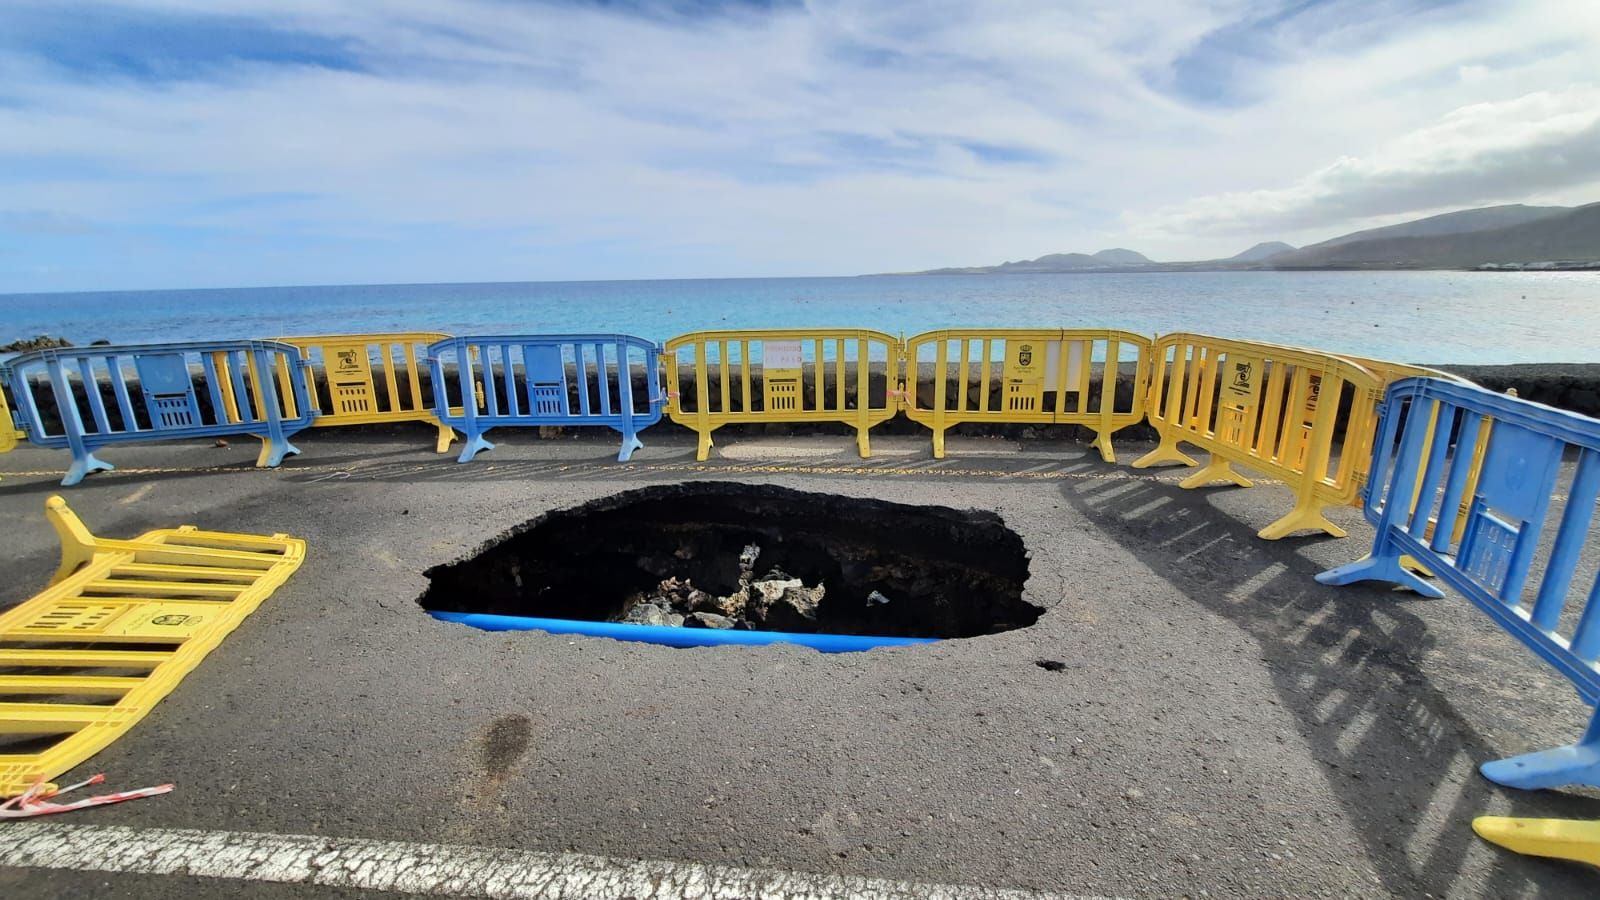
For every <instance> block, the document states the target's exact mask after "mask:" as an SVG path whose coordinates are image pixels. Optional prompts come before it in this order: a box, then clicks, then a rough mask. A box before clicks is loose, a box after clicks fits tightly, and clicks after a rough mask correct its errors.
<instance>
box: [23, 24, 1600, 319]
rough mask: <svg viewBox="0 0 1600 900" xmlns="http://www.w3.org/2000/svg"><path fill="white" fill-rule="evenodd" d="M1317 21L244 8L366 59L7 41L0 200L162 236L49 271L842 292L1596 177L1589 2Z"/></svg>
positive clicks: (1280, 233) (1561, 193)
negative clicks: (239, 57)
mask: <svg viewBox="0 0 1600 900" xmlns="http://www.w3.org/2000/svg"><path fill="white" fill-rule="evenodd" d="M107 5H109V6H120V7H123V8H125V9H136V10H140V11H143V12H147V13H152V14H156V13H159V14H172V13H176V12H182V13H184V14H187V15H194V16H207V15H212V14H214V13H215V12H216V11H217V10H218V8H219V5H218V4H217V3H215V2H214V0H123V2H122V3H115V4H107ZM1299 6H1301V4H1300V3H1291V2H1288V0H1201V2H1193V3H1184V4H1172V3H1170V2H1168V0H1080V2H1074V3H1054V2H1044V0H1038V2H1022V0H1005V2H1001V0H993V2H984V3H970V2H956V0H939V2H936V3H930V4H902V3H895V2H889V0H882V2H854V0H813V2H811V3H809V4H807V5H806V6H804V7H800V8H794V9H790V10H787V11H781V12H777V13H773V14H764V13H761V14H758V13H740V14H728V15H724V16H716V17H709V18H702V19H698V20H695V21H684V20H676V19H674V18H673V17H672V16H670V15H660V16H637V15H628V14H622V13H617V12H614V11H608V10H606V9H592V8H579V7H574V6H572V5H569V4H560V5H543V4H537V3H525V4H524V3H518V4H509V3H501V2H487V0H465V2H457V3H451V4H437V3H434V2H424V0H396V2H393V3H387V4H383V5H381V7H380V6H379V5H373V4H366V3H357V2H345V3H337V2H332V0H235V2H232V3H229V4H227V7H226V8H227V10H228V12H229V13H230V14H234V15H239V16H253V17H256V18H258V19H260V20H262V21H266V22H270V23H272V24H273V25H274V26H275V27H278V28H281V29H285V30H293V31H299V32H304V33H308V34H313V35H319V36H322V37H323V38H325V39H330V40H334V41H339V42H343V43H344V44H345V45H347V46H349V47H351V48H353V51H352V52H354V53H355V54H356V56H357V58H358V60H359V61H360V63H361V64H362V65H361V66H360V67H358V68H357V70H352V71H343V70H333V69H329V68H323V67H318V66H316V65H290V64H269V63H263V62H259V61H258V62H231V63H230V62H227V61H225V60H223V61H217V62H215V64H214V65H211V66H209V67H207V68H206V69H205V70H204V71H203V72H200V73H197V74H195V75H194V76H193V77H187V78H181V79H168V80H150V79H140V78H135V77H123V76H118V75H115V74H107V73H104V72H100V73H93V74H92V75H85V74H84V73H82V72H75V71H72V70H70V69H67V68H63V67H61V66H58V65H54V64H52V63H50V62H49V61H46V60H41V59H39V58H36V57H35V56H34V55H32V54H30V53H27V52H15V53H13V54H11V55H10V56H9V57H6V56H4V55H0V85H3V87H0V171H4V172H5V173H6V174H5V175H3V176H0V208H3V209H9V210H26V211H29V212H28V215H29V216H30V217H33V218H31V219H30V221H38V222H50V221H61V222H84V223H93V225H94V226H95V228H96V233H100V232H101V231H102V230H104V229H111V230H113V231H115V232H116V233H119V234H134V235H142V236H144V237H145V238H148V240H146V241H145V242H144V244H143V245H142V246H141V250H140V251H139V255H137V256H133V255H130V256H129V257H127V258H125V259H124V258H115V257H107V258H105V259H103V260H101V259H86V258H84V255H83V254H79V255H78V257H75V258H74V259H84V264H83V266H81V267H78V268H74V267H71V266H62V267H57V268H58V269H59V270H60V271H62V272H65V273H68V274H66V275H63V276H61V277H63V278H69V277H79V278H81V279H94V278H99V279H107V278H113V277H122V278H136V277H146V276H141V275H138V274H137V273H138V271H139V270H138V268H137V267H138V266H140V265H143V264H144V261H145V260H151V261H152V262H150V263H149V266H150V267H151V273H150V274H149V275H148V276H147V277H149V278H151V279H155V278H168V279H170V278H172V277H173V275H172V273H174V272H181V271H182V264H183V263H184V259H183V258H181V257H180V256H178V255H176V254H177V253H178V251H171V252H172V253H173V254H174V255H173V256H171V258H166V259H163V257H161V255H160V254H161V252H163V251H162V250H161V249H160V246H159V245H160V244H161V239H160V235H161V234H162V233H165V232H170V231H174V230H176V231H181V232H185V233H187V232H188V231H191V230H198V231H203V232H207V233H233V234H242V235H271V236H274V238H275V240H276V246H277V248H278V250H279V251H280V252H281V251H282V250H283V248H284V247H287V246H292V245H293V242H294V241H295V240H299V241H301V242H302V243H303V245H304V247H305V252H304V254H303V260H302V262H301V265H303V266H311V265H313V264H315V265H318V266H320V267H321V268H318V269H316V270H315V272H311V271H309V270H308V271H307V272H306V273H304V274H298V273H295V272H288V273H286V272H283V270H282V259H281V256H273V257H271V258H268V257H267V256H262V257H261V258H260V259H255V258H252V257H250V256H249V255H248V254H249V253H250V249H249V247H250V246H252V245H251V244H250V242H248V241H247V242H241V244H240V246H239V248H238V249H237V250H236V251H234V252H237V253H239V254H241V255H240V257H239V259H238V261H237V262H238V265H237V266H236V267H235V269H234V271H236V272H237V273H238V275H237V276H236V277H237V278H238V279H239V280H240V281H241V282H255V283H262V282H271V281H280V282H281V281H283V280H298V281H306V280H344V281H360V280H368V281H388V280H396V279H401V278H408V279H409V278H426V279H433V280H489V279H501V278H585V277H592V278H604V277H646V276H657V275H660V276H687V275H707V276H712V275H754V274H833V273H851V272H860V271H883V270H904V269H913V268H927V267H934V266H941V265H961V264H977V263H984V262H993V261H998V260H1001V259H1015V258H1019V257H1022V256H1035V255H1039V254H1043V253H1047V252H1056V251H1063V250H1095V249H1099V248H1101V247H1105V246H1112V245H1131V246H1134V247H1136V248H1137V249H1140V250H1142V251H1144V252H1147V253H1149V254H1150V255H1152V256H1155V257H1157V258H1168V259H1171V258H1194V257H1202V256H1212V255H1219V254H1223V253H1232V252H1236V251H1237V250H1238V249H1242V247H1243V246H1244V245H1247V244H1248V243H1252V242H1254V241H1255V240H1259V239H1270V238H1284V239H1290V240H1293V239H1294V234H1295V233H1298V232H1306V233H1310V232H1315V231H1317V230H1319V229H1320V230H1322V231H1323V232H1325V233H1323V234H1321V235H1320V236H1322V237H1327V236H1332V234H1333V233H1336V232H1337V231H1338V230H1341V229H1343V228H1345V227H1346V226H1348V227H1360V226H1364V225H1366V224H1369V222H1368V221H1366V220H1367V219H1370V218H1372V217H1380V218H1381V217H1383V216H1386V215H1391V214H1392V215H1400V214H1406V213H1410V212H1425V211H1431V210H1432V209H1433V208H1434V207H1436V206H1438V205H1449V204H1465V203H1474V202H1515V201H1517V200H1521V199H1525V198H1527V197H1528V195H1529V194H1531V193H1536V194H1538V195H1539V196H1541V197H1546V198H1548V197H1555V198H1557V199H1561V198H1564V197H1568V196H1569V195H1570V196H1573V197H1576V196H1577V194H1578V193H1579V192H1581V191H1583V190H1586V189H1588V188H1587V185H1589V183H1590V182H1592V181H1593V180H1594V179H1595V177H1597V173H1596V172H1595V169H1594V158H1593V157H1594V153H1593V152H1592V150H1593V147H1594V146H1596V145H1600V141H1596V140H1594V139H1593V138H1594V134H1593V129H1594V127H1595V119H1594V114H1593V113H1592V112H1591V111H1592V110H1594V109H1597V108H1600V103H1596V99H1597V97H1596V94H1595V88H1593V87H1582V86H1575V85H1579V84H1581V83H1583V82H1586V81H1587V82H1592V81H1593V79H1594V70H1593V60H1594V59H1595V58H1597V56H1600V25H1597V22H1600V13H1591V12H1588V11H1587V10H1585V9H1579V10H1577V11H1574V10H1572V9H1571V8H1570V7H1571V6H1572V5H1571V4H1570V3H1565V2H1558V0H1529V2H1523V3H1512V2H1510V0H1505V2H1500V0H1466V2H1464V3H1462V4H1460V5H1459V6H1458V7H1457V8H1455V9H1452V10H1449V11H1447V13H1446V12H1441V13H1434V14H1427V15H1422V16H1421V17H1420V18H1419V17H1418V16H1417V15H1416V14H1414V13H1413V12H1412V11H1410V3H1409V2H1408V0H1390V2H1388V3H1376V4H1375V3H1369V2H1363V3H1359V4H1342V3H1333V4H1327V5H1324V6H1323V7H1321V8H1320V11H1319V12H1316V13H1315V14H1314V16H1312V18H1311V19H1307V18H1306V17H1305V16H1307V15H1312V14H1310V13H1307V14H1303V15H1302V16H1301V17H1299V18H1294V17H1291V18H1289V19H1287V20H1286V21H1282V22H1279V21H1277V20H1276V19H1274V18H1273V16H1274V14H1275V13H1277V12H1279V11H1281V10H1282V9H1285V8H1291V7H1292V8H1298V7H1299ZM41 8H45V9H48V8H50V7H49V6H48V5H47V6H44V7H41ZM1557 11H1559V12H1560V15H1555V14H1554V13H1555V12H1557ZM4 18H5V13H3V12H0V30H3V29H4V27H5V22H4ZM133 49H136V50H143V51H146V52H155V51H152V50H151V49H150V48H133ZM1419 123H1431V124H1426V125H1425V126H1424V127H1420V128H1419ZM1586 136H1588V138H1589V144H1588V145H1587V147H1586V146H1585V144H1584V143H1583V142H1584V139H1585V137H1586ZM41 161H43V162H41ZM1308 173H1309V174H1308ZM53 217H59V218H53ZM152 244H154V245H156V246H155V247H154V249H152ZM357 245H363V246H367V245H370V246H386V247H391V248H392V252H390V253H388V254H387V256H386V258H387V259H388V260H389V262H388V263H387V265H388V266H390V267H391V268H388V269H383V270H374V269H373V268H372V263H371V261H370V254H369V255H368V256H365V257H363V256H360V255H359V254H355V253H352V252H344V253H343V256H344V257H348V259H349V260H352V261H347V262H341V252H342V251H341V248H349V247H354V246H357ZM52 246H54V245H52ZM63 246H65V245H63ZM62 252H63V253H66V252H68V251H65V250H64V251H62ZM469 261H470V262H469ZM469 265H470V267H469ZM95 266H99V267H100V268H99V269H98V270H96V269H95V268H94V267H95ZM402 268H403V271H402ZM72 273H77V274H76V275H73V274H72ZM119 273H120V275H119ZM129 273H134V274H129ZM18 277H20V276H17V275H16V274H15V273H9V272H6V271H4V270H3V269H0V291H4V290H7V289H17V290H21V289H25V288H27V287H33V286H35V285H34V284H33V283H23V282H20V281H17V280H16V279H17V278H18ZM50 286H58V285H57V284H56V283H52V284H51V285H50ZM59 286H79V285H78V284H77V283H72V284H69V283H66V282H61V283H60V285H59Z"/></svg>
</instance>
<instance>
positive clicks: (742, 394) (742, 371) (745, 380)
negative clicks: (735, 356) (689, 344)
mask: <svg viewBox="0 0 1600 900" xmlns="http://www.w3.org/2000/svg"><path fill="white" fill-rule="evenodd" d="M673 358H674V359H676V356H674V357H673ZM739 411H740V412H749V411H750V342H749V341H740V342H739Z"/></svg>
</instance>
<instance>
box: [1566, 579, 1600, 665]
mask: <svg viewBox="0 0 1600 900" xmlns="http://www.w3.org/2000/svg"><path fill="white" fill-rule="evenodd" d="M1572 654H1573V655H1574V656H1576V657H1578V658H1579V659H1581V660H1583V661H1585V662H1588V663H1593V662H1595V660H1597V659H1600V576H1596V577H1595V580H1594V584H1593V585H1591V586H1590V587H1589V597H1588V600H1587V602H1586V603H1585V604H1584V607H1583V615H1582V616H1580V617H1579V618H1578V627H1577V628H1576V629H1575V630H1574V631H1573V632H1572Z"/></svg>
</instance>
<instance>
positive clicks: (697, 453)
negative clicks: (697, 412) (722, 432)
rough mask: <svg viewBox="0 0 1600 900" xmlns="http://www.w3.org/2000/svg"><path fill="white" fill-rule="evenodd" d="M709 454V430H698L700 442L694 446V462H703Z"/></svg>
mask: <svg viewBox="0 0 1600 900" xmlns="http://www.w3.org/2000/svg"><path fill="white" fill-rule="evenodd" d="M710 456H711V432H709V431H702V432H700V443H699V444H697V445H696V446H695V448H694V458H695V461H696V462H705V461H706V459H708V458H709V457H710Z"/></svg>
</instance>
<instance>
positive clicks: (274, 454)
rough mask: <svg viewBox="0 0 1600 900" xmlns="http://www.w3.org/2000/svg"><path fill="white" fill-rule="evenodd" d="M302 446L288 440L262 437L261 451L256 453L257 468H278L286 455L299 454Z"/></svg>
mask: <svg viewBox="0 0 1600 900" xmlns="http://www.w3.org/2000/svg"><path fill="white" fill-rule="evenodd" d="M299 455H300V448H299V447H296V446H295V445H293V444H291V443H289V442H288V441H274V440H272V439H270V438H262V439H261V452H260V453H258V454H256V468H258V469H276V468H277V467H278V465H279V464H280V463H282V462H283V458H284V457H285V456H299Z"/></svg>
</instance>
